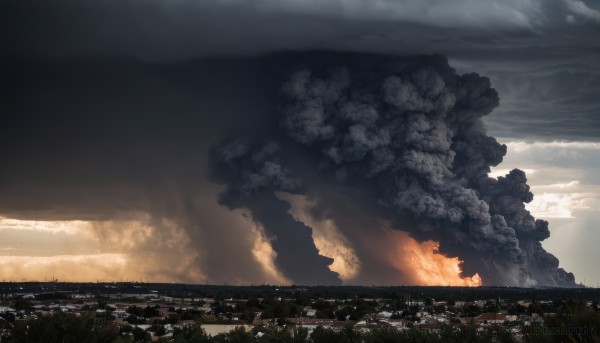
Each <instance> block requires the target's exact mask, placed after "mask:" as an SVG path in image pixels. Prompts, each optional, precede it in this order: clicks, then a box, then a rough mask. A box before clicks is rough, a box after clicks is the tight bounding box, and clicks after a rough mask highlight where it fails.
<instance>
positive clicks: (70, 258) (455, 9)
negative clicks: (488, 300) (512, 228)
mask: <svg viewBox="0 0 600 343" xmlns="http://www.w3.org/2000/svg"><path fill="white" fill-rule="evenodd" d="M0 27H1V30H2V32H3V33H4V34H3V35H2V36H3V38H2V45H3V51H4V52H3V54H2V56H0V61H1V62H2V64H1V66H0V68H2V75H4V77H2V78H1V80H0V82H1V83H2V88H3V89H4V91H3V92H2V101H0V112H2V113H3V115H2V116H1V119H0V123H1V124H0V127H1V128H2V129H1V130H2V135H0V153H1V154H2V155H1V156H2V161H3V162H2V168H0V216H1V217H2V218H3V219H1V221H0V275H1V277H2V278H5V279H12V280H19V279H29V280H31V279H37V280H40V279H43V278H51V277H53V276H54V277H58V278H59V279H70V280H96V279H100V280H110V279H128V280H157V281H183V282H212V283H223V282H228V283H262V282H271V283H286V282H290V280H289V278H287V277H286V275H284V274H283V273H282V272H281V271H280V270H278V267H277V266H276V265H274V262H273V261H274V258H273V255H274V251H273V248H272V238H271V237H268V235H267V234H265V231H264V230H263V229H262V228H260V227H258V226H256V225H255V224H254V223H252V222H251V221H249V220H248V218H247V214H246V213H244V212H243V211H241V210H234V211H230V210H229V209H227V208H225V207H224V206H221V205H219V204H218V203H217V201H216V200H215V199H216V198H217V194H218V193H219V192H220V191H221V189H220V188H219V186H218V185H215V184H213V183H211V182H209V181H208V180H207V179H206V177H205V176H204V175H205V174H206V166H205V165H206V163H207V156H206V155H207V150H208V147H209V146H210V144H211V143H212V142H214V141H215V139H219V138H222V137H220V135H219V133H218V132H215V130H214V129H213V128H216V127H219V128H220V127H228V126H230V125H232V124H231V123H229V121H228V120H227V119H226V118H227V115H226V113H229V112H235V111H239V109H240V107H243V105H244V104H250V103H253V99H256V98H260V97H261V96H263V95H264V94H260V92H261V90H259V89H252V88H248V87H245V86H244V85H241V84H238V83H237V80H238V79H237V77H238V76H239V74H242V75H246V74H244V73H250V72H247V71H246V68H245V67H244V66H243V65H241V66H239V67H237V68H238V69H235V68H234V69H235V70H234V73H236V74H238V75H236V77H235V78H234V77H231V78H229V79H228V78H227V77H225V78H221V77H218V75H216V74H217V73H216V72H212V73H211V67H210V63H209V64H208V65H209V66H208V67H207V66H206V65H205V64H204V65H202V66H196V65H197V64H196V62H194V61H198V60H199V59H204V60H206V58H208V59H211V58H212V59H213V60H212V61H227V59H228V58H242V59H243V58H253V57H256V58H260V56H263V55H267V54H272V53H278V52H282V51H308V50H334V51H351V52H368V53H382V54H395V55H418V54H443V55H445V56H446V57H447V59H448V61H449V64H450V65H451V66H452V67H453V68H455V69H456V71H457V72H458V73H470V72H477V73H479V74H481V75H483V76H487V77H489V79H490V80H491V84H492V87H494V88H495V89H496V90H497V91H498V93H499V97H500V105H499V106H498V107H497V108H496V109H495V110H494V111H493V112H492V114H490V115H489V116H486V117H485V119H484V122H485V125H486V127H487V132H488V134H489V135H490V136H493V137H496V138H497V139H498V141H499V142H500V143H504V144H506V145H507V147H508V153H507V156H506V157H505V159H504V162H503V163H502V164H500V165H499V166H498V167H496V168H494V170H493V175H495V176H500V175H504V174H506V172H508V171H509V170H511V169H513V168H519V169H522V170H524V171H525V172H526V173H527V178H528V180H529V184H530V186H531V187H532V191H533V193H534V195H535V197H534V200H533V201H532V202H531V203H530V204H528V205H527V209H528V210H529V211H531V213H532V214H533V215H534V216H535V217H537V218H543V219H546V220H548V221H549V222H550V231H551V236H550V238H549V239H547V240H545V241H544V242H543V246H544V248H546V249H547V250H548V251H549V252H551V253H552V254H554V255H555V256H556V257H558V258H559V260H560V265H561V267H563V268H565V269H566V270H567V271H570V272H573V273H574V274H575V277H576V280H577V282H585V284H586V285H588V286H596V285H597V284H598V282H600V272H598V270H597V268H596V267H595V261H597V260H598V259H600V253H599V252H598V249H597V248H596V246H597V244H598V242H600V232H598V230H597V228H596V225H595V223H597V222H598V221H599V220H600V212H599V210H600V200H599V195H600V176H598V175H599V174H598V173H597V167H598V166H599V164H600V97H599V96H598V94H600V67H599V66H598V61H600V41H599V40H598V38H597V37H598V35H599V34H600V4H599V3H598V2H595V1H591V0H586V1H579V0H504V1H497V0H478V1H476V0H456V1H442V0H428V1H418V2H415V1H403V0H397V1H393V0H376V1H358V0H337V1H333V0H325V1H316V0H315V1H311V0H307V1H302V0H285V1H274V0H259V1H243V0H223V1H195V0H173V1H166V0H162V1H161V0H149V1H138V0H127V1H113V0H101V1H91V0H84V1H77V2H76V1H69V0H51V1H44V2H29V1H17V0H14V1H13V0H10V1H4V2H2V4H0ZM215 63H217V64H218V62H215ZM223 63H226V62H223ZM216 69H218V68H216ZM244 77H245V76H244ZM250 78H251V77H250V76H248V78H247V79H250ZM198 79H201V80H198ZM223 94H228V96H230V97H231V98H230V99H235V101H233V100H230V101H227V100H228V99H227V98H223ZM259 108H260V107H257V109H256V110H253V109H252V108H250V109H248V108H246V109H245V110H246V111H247V113H248V117H247V118H246V119H245V120H247V121H248V123H252V122H253V121H255V120H258V121H260V118H261V117H260V113H258V112H259ZM216 109H218V112H219V114H218V115H215V114H211V115H208V114H205V113H208V112H211V113H214V112H215V111H217V110H216ZM253 111H257V113H254V112H253ZM256 118H259V119H256ZM157 137H167V138H165V139H159V138H157ZM182 160H185V163H182V162H181V161H182ZM190 194H193V195H190ZM302 201H306V200H305V199H304V200H302V199H297V201H295V202H293V203H294V206H293V209H292V212H294V211H296V212H295V217H296V218H300V217H302V216H303V213H302V211H301V210H300V207H301V203H302ZM184 213H185V215H184ZM190 213H191V214H190ZM194 216H201V217H202V220H201V222H202V225H201V226H202V228H197V229H194V230H190V229H188V227H187V226H186V223H185V222H182V220H180V219H175V218H183V217H185V218H193V217H194ZM308 221H309V219H306V220H305V221H304V222H305V223H306V224H308V223H307V222H308ZM189 225H191V224H189ZM310 226H313V225H310ZM316 227H319V228H318V229H317V228H316ZM313 229H315V233H314V238H315V245H316V247H317V248H318V249H319V250H320V251H321V253H322V254H323V255H326V256H329V257H332V258H333V259H334V260H335V262H334V264H333V265H332V267H331V268H332V269H335V270H334V271H336V272H338V274H340V275H342V280H344V278H346V279H347V280H353V282H359V283H368V277H369V276H368V275H367V274H365V275H363V278H362V279H361V278H358V279H356V278H355V279H353V278H354V277H355V273H358V272H357V271H356V269H357V268H358V266H360V264H361V262H360V261H359V262H357V259H358V257H356V256H355V255H354V254H353V252H352V251H351V250H352V249H350V250H348V249H349V245H348V244H344V240H345V239H346V238H344V237H341V236H339V235H338V232H337V231H336V230H334V229H331V228H330V229H328V224H327V223H326V222H323V223H320V224H319V223H314V227H313ZM390 235H391V236H394V235H397V234H396V233H394V234H390ZM391 236H390V237H391ZM394 237H395V236H394ZM398 239H400V238H398ZM331 241H335V242H338V243H339V244H337V245H336V246H328V245H327V242H331ZM373 244H382V242H381V241H379V242H374V243H373ZM362 263H363V264H367V263H368V262H367V261H362ZM369 263H376V261H371V262H369ZM440 263H447V261H445V262H440ZM82 266H85V268H83V267H82ZM421 267H423V266H422V265H421ZM381 268H382V270H385V268H384V267H381ZM389 268H392V269H393V266H389ZM398 268H400V267H398ZM398 268H396V270H400V269H401V268H400V269H398ZM353 273H354V274H353ZM399 280H400V279H378V280H374V281H373V283H393V282H396V283H400V282H407V283H410V282H411V281H407V280H405V279H401V280H400V281H399Z"/></svg>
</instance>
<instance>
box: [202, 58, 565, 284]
mask: <svg viewBox="0 0 600 343" xmlns="http://www.w3.org/2000/svg"><path fill="white" fill-rule="evenodd" d="M315 56H317V57H315ZM273 69H277V70H274V72H273V73H272V74H273V75H276V76H273V77H272V76H270V75H269V76H267V78H270V79H275V80H278V82H279V83H278V84H277V85H276V86H275V87H274V89H273V92H274V94H273V95H274V96H276V97H277V101H276V102H277V105H274V107H276V108H274V115H273V117H272V118H271V122H270V123H269V124H268V125H266V126H264V127H260V128H257V129H256V130H255V131H256V132H245V133H243V134H241V135H240V136H239V137H237V138H236V139H234V140H228V141H226V142H223V143H220V144H218V145H216V146H214V147H213V149H212V151H211V175H212V179H213V180H214V181H216V182H218V183H222V184H224V185H225V186H226V189H225V190H224V191H223V193H222V194H221V196H220V199H219V201H220V203H222V204H224V205H226V206H228V207H229V208H232V209H233V208H244V209H247V210H249V212H250V213H251V217H252V219H253V220H254V221H256V222H257V223H260V224H261V225H262V226H263V227H264V229H265V231H266V233H267V234H268V235H269V236H274V237H272V238H273V240H272V244H273V248H274V250H275V251H276V253H277V254H278V255H277V259H276V263H277V264H278V266H279V267H280V268H281V269H282V271H283V272H284V274H285V275H286V276H288V277H290V278H292V279H293V280H294V281H296V282H299V283H302V282H307V281H312V282H315V281H316V280H315V279H319V280H322V282H323V283H332V282H335V278H334V274H333V273H332V272H330V271H329V270H328V269H327V267H328V265H329V264H330V263H331V260H330V259H327V258H325V257H323V256H319V255H318V251H317V250H316V248H315V246H314V243H313V242H312V240H311V229H310V228H308V227H306V226H305V225H304V224H302V223H300V222H297V221H296V220H294V219H293V218H292V217H291V216H290V214H289V213H288V209H289V204H288V203H286V202H285V201H284V200H282V199H280V198H278V197H277V196H276V194H277V192H288V193H293V194H303V195H305V196H307V197H310V198H311V199H312V200H313V201H314V202H315V203H316V207H315V211H314V212H315V213H314V215H315V216H327V217H330V218H332V219H334V220H336V218H342V217H349V216H355V215H356V214H353V213H339V208H340V207H339V206H337V204H334V203H331V202H330V199H331V197H330V196H329V195H327V194H326V192H325V191H323V189H324V187H321V185H324V184H327V188H328V189H331V187H334V189H335V191H336V192H339V193H341V194H342V193H343V194H348V195H351V196H353V197H354V198H353V201H355V202H358V203H362V204H364V208H365V212H364V213H368V214H369V215H371V216H373V218H372V222H374V223H375V222H377V221H379V220H386V221H389V222H391V223H392V225H393V226H394V228H396V229H399V230H404V231H407V232H409V233H410V234H411V235H412V236H413V237H414V238H416V239H417V240H435V241H439V242H440V252H441V253H442V254H445V255H447V256H451V257H455V256H457V257H459V258H460V259H461V260H464V263H463V272H464V274H465V275H472V274H474V273H476V272H477V273H479V274H480V275H481V277H482V278H483V280H484V282H485V283H486V284H504V285H547V286H573V285H575V283H574V276H573V274H571V273H567V272H565V271H564V270H563V269H562V268H558V260H557V259H556V258H555V257H554V256H553V255H551V254H549V253H548V252H546V251H545V250H544V249H543V248H542V246H541V243H540V241H542V240H544V239H546V238H547V237H548V236H549V231H548V223H547V222H545V221H543V220H535V219H534V218H533V217H532V216H531V215H530V213H529V212H528V211H527V210H526V209H525V206H524V203H526V202H529V201H531V200H532V198H533V195H532V193H531V192H530V191H529V187H528V186H527V183H526V177H525V174H524V172H522V171H520V170H513V171H511V172H510V173H509V174H508V175H506V176H505V177H499V178H498V179H494V178H490V177H488V176H487V174H488V173H489V172H490V167H491V166H496V165H498V164H499V163H500V162H501V161H502V158H503V156H504V155H505V154H506V146H505V145H502V144H499V143H498V142H497V141H496V139H494V138H493V137H489V136H487V135H486V133H485V130H484V127H483V124H482V121H481V118H482V117H483V116H485V115H488V114H489V113H490V112H491V111H492V110H493V109H494V108H495V107H496V106H497V105H498V103H499V97H498V94H497V92H496V91H495V90H494V89H493V88H491V87H490V82H489V80H488V79H487V78H485V77H481V76H479V75H477V74H466V75H457V74H456V73H455V71H454V70H453V69H452V68H450V67H449V65H448V63H447V61H446V59H445V58H444V57H443V56H420V57H410V58H404V57H382V56H371V55H369V56H365V55H347V54H346V55H344V54H337V55H336V54H324V55H321V56H320V57H319V54H316V55H312V57H311V58H310V59H306V60H303V61H301V63H298V64H297V65H296V66H293V67H285V68H284V67H281V65H279V66H277V67H273ZM282 69H283V70H282ZM267 70H268V69H267ZM281 75H283V76H282V77H280V78H278V76H281ZM252 130H253V129H252V126H249V128H248V131H252ZM336 211H337V212H338V213H336ZM337 221H338V227H339V229H340V230H342V232H343V231H344V230H346V228H345V227H344V225H341V224H342V223H341V221H340V220H337ZM364 230H365V233H364V234H366V235H368V234H369V228H368V227H365V228H364ZM374 234H376V233H374Z"/></svg>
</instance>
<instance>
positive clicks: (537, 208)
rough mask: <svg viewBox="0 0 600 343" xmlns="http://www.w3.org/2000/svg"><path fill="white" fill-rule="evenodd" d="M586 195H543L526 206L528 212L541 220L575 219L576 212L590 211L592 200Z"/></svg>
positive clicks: (537, 195)
mask: <svg viewBox="0 0 600 343" xmlns="http://www.w3.org/2000/svg"><path fill="white" fill-rule="evenodd" d="M590 196H593V195H590V194H585V193H566V194H561V193H541V194H539V193H538V194H536V195H535V196H534V198H533V201H531V202H530V203H528V204H526V208H527V210H529V212H531V214H532V215H533V216H534V217H539V218H574V215H573V212H574V211H575V210H581V209H589V208H590V207H589V205H588V204H587V203H588V201H590V200H591V199H592V198H591V197H590Z"/></svg>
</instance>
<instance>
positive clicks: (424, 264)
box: [388, 231, 482, 287]
mask: <svg viewBox="0 0 600 343" xmlns="http://www.w3.org/2000/svg"><path fill="white" fill-rule="evenodd" d="M391 234H392V235H393V236H394V238H395V239H394V245H395V249H393V252H392V254H391V255H390V256H388V261H389V262H390V264H392V265H393V266H394V267H395V268H396V269H398V270H399V271H401V272H402V273H404V274H406V275H407V276H409V278H410V279H411V281H412V282H413V283H414V284H417V285H421V286H468V287H477V286H481V285H482V279H481V277H480V276H479V274H477V273H476V274H474V275H473V276H466V277H461V276H460V275H461V273H462V268H461V264H462V262H463V261H461V260H460V259H459V258H458V257H447V256H444V255H443V254H441V253H440V251H439V249H440V244H439V242H434V241H425V242H421V243H419V242H417V241H416V240H415V239H414V238H412V237H410V236H409V235H408V234H407V233H406V232H402V231H396V232H393V233H391Z"/></svg>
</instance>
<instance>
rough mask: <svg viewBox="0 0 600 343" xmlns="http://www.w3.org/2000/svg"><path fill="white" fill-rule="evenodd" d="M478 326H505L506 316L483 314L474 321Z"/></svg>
mask: <svg viewBox="0 0 600 343" xmlns="http://www.w3.org/2000/svg"><path fill="white" fill-rule="evenodd" d="M473 320H474V321H475V323H477V324H480V325H481V324H504V322H505V321H506V315H505V314H501V313H483V314H481V315H479V316H477V317H475V318H474V319H473Z"/></svg>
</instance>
